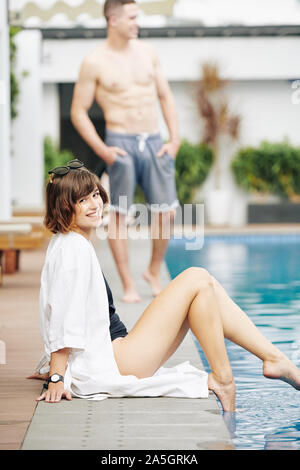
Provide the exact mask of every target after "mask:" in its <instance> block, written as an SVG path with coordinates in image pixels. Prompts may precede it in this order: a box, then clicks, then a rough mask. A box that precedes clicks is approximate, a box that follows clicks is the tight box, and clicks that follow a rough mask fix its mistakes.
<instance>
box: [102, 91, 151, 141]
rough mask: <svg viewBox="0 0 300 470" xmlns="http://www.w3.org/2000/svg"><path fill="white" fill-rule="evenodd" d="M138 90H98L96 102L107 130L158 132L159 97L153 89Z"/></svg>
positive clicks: (132, 132) (131, 132) (137, 132)
mask: <svg viewBox="0 0 300 470" xmlns="http://www.w3.org/2000/svg"><path fill="white" fill-rule="evenodd" d="M137 88H138V87H133V86H132V87H130V88H129V89H128V90H126V91H125V92H117V91H115V92H113V91H108V90H103V89H101V87H99V88H98V90H97V93H96V101H97V102H98V104H99V106H100V107H101V109H102V111H103V114H104V119H105V123H106V127H107V129H110V130H111V131H114V132H124V133H127V134H140V133H143V132H147V133H149V134H155V133H157V132H158V106H157V97H156V95H155V93H154V92H153V91H152V89H151V88H152V87H150V88H148V89H147V88H146V87H145V89H144V90H143V89H137ZM139 88H140V87H139Z"/></svg>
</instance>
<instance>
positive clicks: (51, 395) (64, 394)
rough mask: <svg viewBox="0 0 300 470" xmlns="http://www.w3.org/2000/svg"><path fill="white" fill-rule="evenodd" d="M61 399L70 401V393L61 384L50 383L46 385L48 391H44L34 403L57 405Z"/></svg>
mask: <svg viewBox="0 0 300 470" xmlns="http://www.w3.org/2000/svg"><path fill="white" fill-rule="evenodd" d="M62 398H66V399H67V400H72V395H71V393H70V392H68V391H67V390H65V389H64V384H63V382H57V383H52V382H50V383H49V385H48V390H45V391H44V392H43V393H42V394H41V395H40V396H39V397H38V398H37V399H36V401H41V400H45V401H46V402H47V403H58V402H59V401H60V400H61V399H62Z"/></svg>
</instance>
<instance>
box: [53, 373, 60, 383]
mask: <svg viewBox="0 0 300 470" xmlns="http://www.w3.org/2000/svg"><path fill="white" fill-rule="evenodd" d="M58 381H59V375H58V374H53V375H52V377H51V382H58Z"/></svg>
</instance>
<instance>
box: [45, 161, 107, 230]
mask: <svg viewBox="0 0 300 470" xmlns="http://www.w3.org/2000/svg"><path fill="white" fill-rule="evenodd" d="M95 187H97V188H98V190H99V193H100V196H101V199H102V201H103V205H104V204H107V203H108V195H107V193H106V191H105V189H104V188H103V187H102V185H101V183H100V180H99V178H98V176H97V175H95V173H92V172H91V171H89V170H88V169H87V168H78V169H75V170H70V171H69V173H67V174H66V175H64V176H59V175H54V176H53V177H52V181H51V180H50V181H49V182H48V183H47V186H46V214H45V218H44V225H45V226H46V228H47V229H48V230H50V231H51V232H52V233H67V232H69V231H70V230H71V227H72V222H73V217H74V214H75V204H76V202H77V201H78V200H79V199H80V198H82V197H83V196H87V195H88V194H90V193H92V192H93V191H94V190H95Z"/></svg>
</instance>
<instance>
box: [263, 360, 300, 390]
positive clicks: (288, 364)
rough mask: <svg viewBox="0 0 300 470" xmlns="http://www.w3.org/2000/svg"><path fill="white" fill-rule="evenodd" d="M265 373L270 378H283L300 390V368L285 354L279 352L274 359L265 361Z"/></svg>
mask: <svg viewBox="0 0 300 470" xmlns="http://www.w3.org/2000/svg"><path fill="white" fill-rule="evenodd" d="M263 374H264V376H265V377H267V378H268V379H278V380H283V381H284V382H286V383H288V384H289V385H291V386H292V387H294V388H295V389H296V390H300V369H298V367H297V366H296V365H295V364H294V363H293V362H292V361H290V359H289V358H288V357H286V356H285V355H284V354H279V355H278V358H276V359H274V360H269V361H264V363H263Z"/></svg>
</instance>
